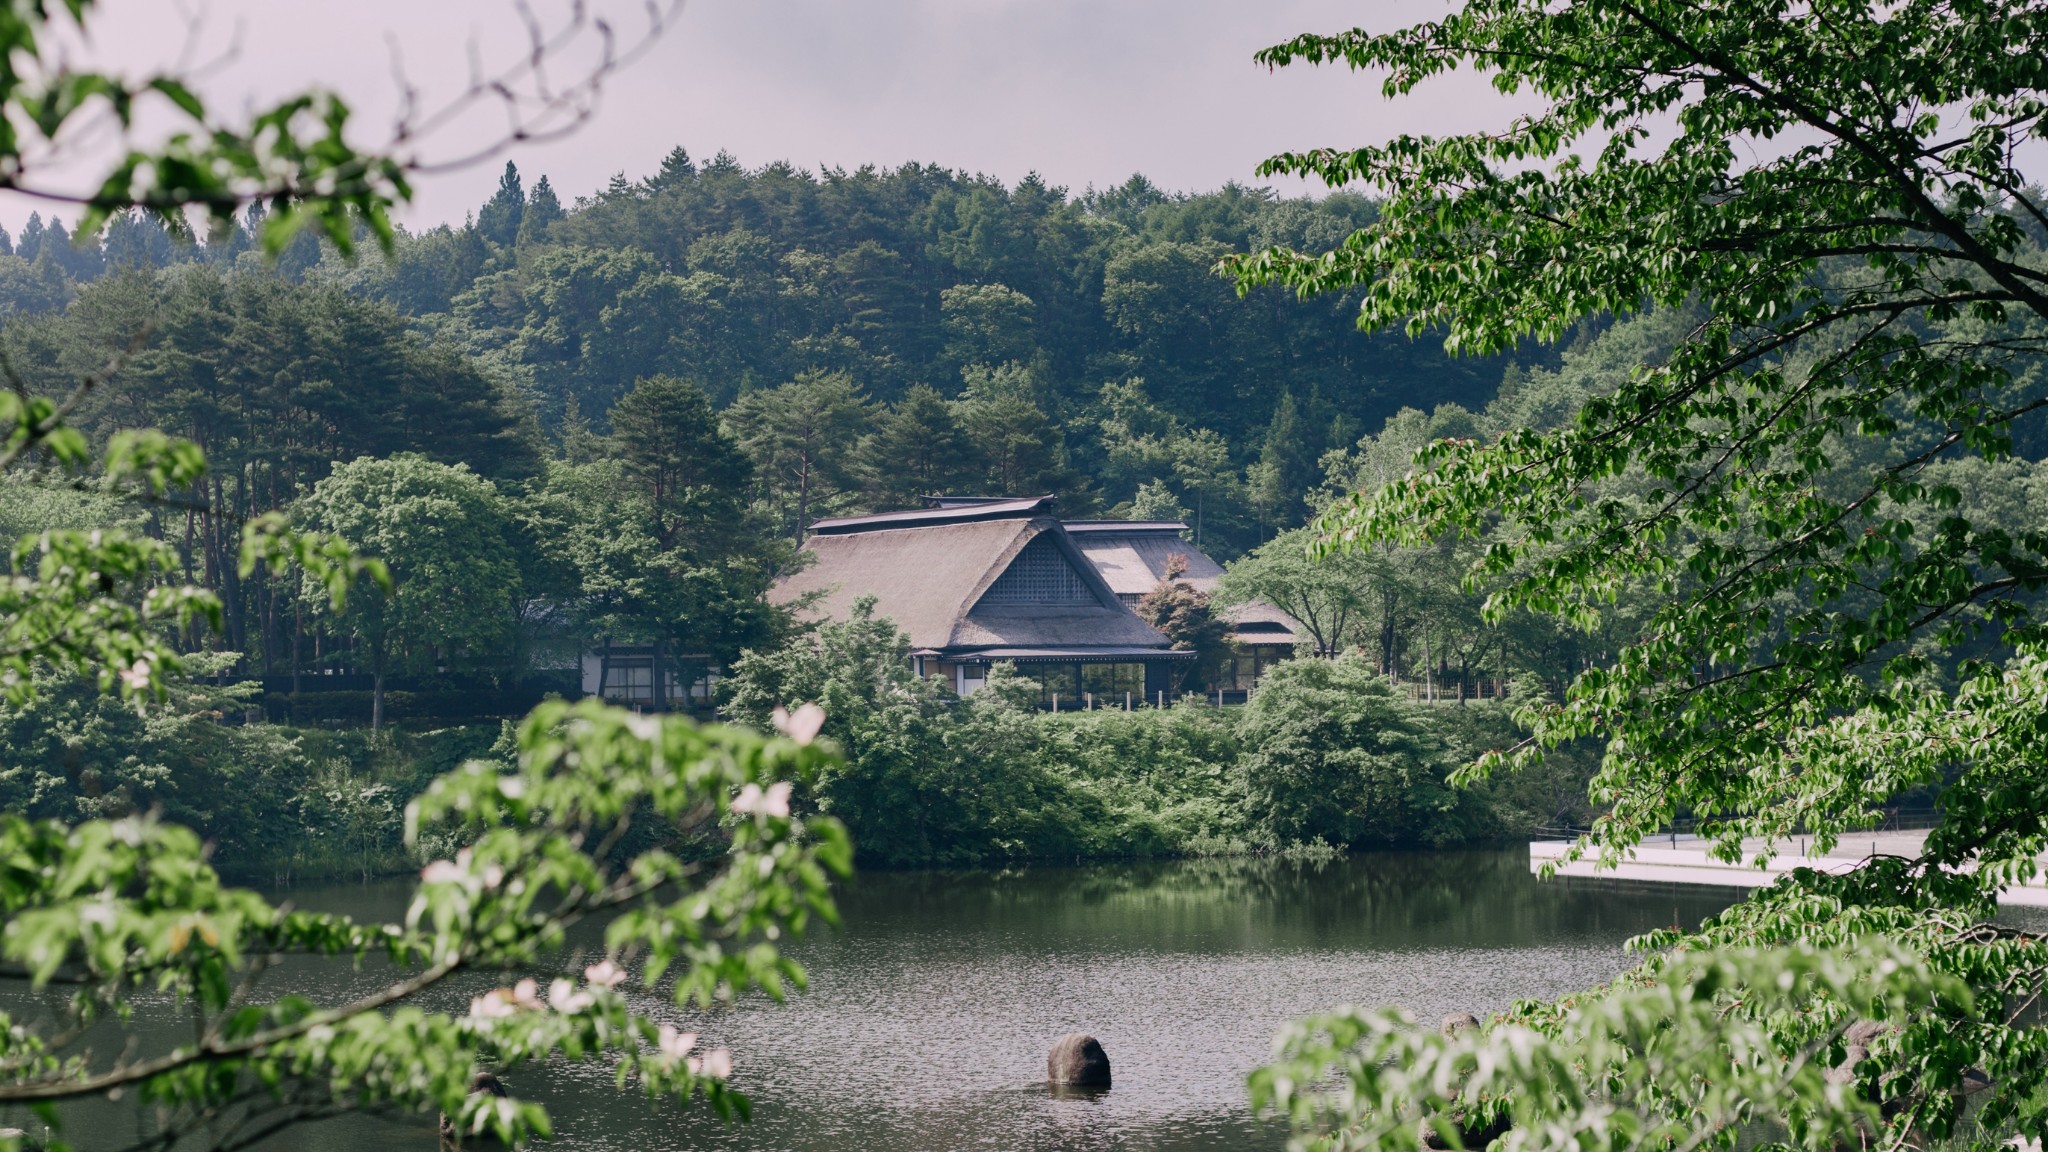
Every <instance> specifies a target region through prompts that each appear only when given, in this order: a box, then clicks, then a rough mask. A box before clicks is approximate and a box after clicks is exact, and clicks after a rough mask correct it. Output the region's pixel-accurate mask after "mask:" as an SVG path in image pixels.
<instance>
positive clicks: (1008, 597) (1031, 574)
mask: <svg viewBox="0 0 2048 1152" xmlns="http://www.w3.org/2000/svg"><path fill="white" fill-rule="evenodd" d="M981 603H983V604H987V605H1001V604H1093V603H1095V594H1094V593H1093V592H1091V591H1089V588H1088V584H1087V581H1085V580H1084V579H1082V577H1081V574H1080V573H1079V572H1077V571H1075V569H1074V565H1073V564H1072V563H1071V562H1069V561H1068V559H1067V557H1066V554H1065V553H1064V552H1061V551H1060V548H1059V545H1057V544H1054V543H1053V542H1052V538H1051V537H1049V536H1039V537H1037V538H1035V539H1033V540H1032V541H1031V543H1029V544H1026V545H1025V546H1024V550H1023V551H1021V552H1019V553H1017V558H1016V559H1015V560H1012V561H1010V566H1009V567H1008V568H1006V569H1004V570H1003V574H1002V575H1001V576H998V577H996V582H995V583H994V584H992V585H990V586H989V590H988V591H987V592H985V593H983V594H982V597H981Z"/></svg>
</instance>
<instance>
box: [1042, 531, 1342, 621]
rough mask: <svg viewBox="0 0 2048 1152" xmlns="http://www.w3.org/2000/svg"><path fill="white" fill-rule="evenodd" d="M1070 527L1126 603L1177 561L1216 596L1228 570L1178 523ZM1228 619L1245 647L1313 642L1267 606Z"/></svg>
mask: <svg viewBox="0 0 2048 1152" xmlns="http://www.w3.org/2000/svg"><path fill="white" fill-rule="evenodd" d="M1066 527H1067V532H1068V534H1069V535H1071V536H1072V537H1073V539H1074V546H1075V547H1076V548H1079V549H1080V550H1081V554H1082V555H1084V556H1086V557H1088V560H1089V562H1090V563H1092V564H1094V565H1095V567H1096V570H1097V571H1099V572H1101V573H1102V578H1103V579H1104V580H1106V581H1108V582H1109V586H1110V587H1111V588H1114V589H1115V590H1116V592H1117V595H1119V596H1122V597H1125V598H1129V599H1135V598H1137V597H1141V596H1143V595H1145V594H1146V593H1148V592H1150V591H1152V590H1153V589H1154V588H1157V587H1158V586H1159V582H1160V581H1161V580H1164V579H1166V566H1167V563H1168V562H1169V561H1170V560H1171V559H1172V558H1173V557H1175V556H1180V557H1183V558H1184V559H1185V561H1186V565H1187V567H1186V569H1185V570H1184V571H1183V572H1182V573H1181V577H1180V578H1181V580H1182V581H1184V582H1185V583H1186V584H1187V585H1188V586H1189V587H1191V588H1193V589H1195V590H1196V591H1198V592H1214V591H1216V582H1217V580H1218V579H1220V578H1221V577H1222V576H1223V566H1222V565H1220V564H1218V563H1216V561H1214V560H1211V559H1210V558H1209V557H1208V556H1207V555H1206V554H1205V553H1203V552H1202V550H1201V549H1199V548H1197V547H1195V546H1194V545H1193V544H1190V543H1188V541H1187V540H1186V538H1184V537H1183V536H1182V535H1181V533H1183V532H1185V531H1187V527H1188V526H1187V525H1186V524H1183V523H1181V522H1180V521H1178V520H1073V521H1069V522H1068V523H1067V526H1066ZM1226 615H1228V617H1229V618H1230V622H1231V624H1232V625H1233V629H1232V632H1231V639H1233V640H1235V641H1236V642H1237V643H1239V644H1248V645H1259V646H1265V645H1273V646H1276V647H1280V646H1285V647H1292V646H1293V645H1294V644H1295V643H1296V642H1298V641H1301V640H1305V639H1307V638H1308V633H1307V631H1306V630H1304V629H1303V628H1302V626H1301V623H1300V621H1297V620H1296V619H1295V618H1294V617H1292V616H1290V615H1288V614H1287V613H1285V612H1282V611H1281V610H1280V609H1278V608H1275V607H1274V606H1273V605H1271V604H1267V603H1264V602H1263V601H1257V600H1254V601H1252V602H1250V603H1247V604H1238V605H1235V606H1233V607H1231V608H1229V609H1227V610H1226Z"/></svg>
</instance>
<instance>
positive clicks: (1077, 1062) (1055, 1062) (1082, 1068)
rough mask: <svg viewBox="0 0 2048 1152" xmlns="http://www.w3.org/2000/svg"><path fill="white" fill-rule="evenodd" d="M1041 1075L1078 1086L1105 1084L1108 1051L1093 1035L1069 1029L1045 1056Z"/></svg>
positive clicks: (1102, 1086) (1099, 1086)
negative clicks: (1043, 1069)
mask: <svg viewBox="0 0 2048 1152" xmlns="http://www.w3.org/2000/svg"><path fill="white" fill-rule="evenodd" d="M1045 1078H1046V1079H1047V1080H1048V1081H1051V1082H1052V1083H1054V1084H1061V1085H1071V1086H1074V1087H1079V1088H1107V1087H1109V1054H1108V1053H1106V1052H1104V1051H1103V1050H1102V1045H1101V1044H1099V1043H1097V1042H1096V1040H1095V1037H1093V1036H1089V1035H1086V1034H1084V1033H1080V1032H1070V1033H1068V1034H1067V1035H1065V1036H1062V1037H1060V1042H1059V1043H1057V1044H1055V1045H1053V1046H1052V1051H1051V1052H1048V1053H1046V1056H1045Z"/></svg>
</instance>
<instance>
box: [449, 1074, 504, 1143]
mask: <svg viewBox="0 0 2048 1152" xmlns="http://www.w3.org/2000/svg"><path fill="white" fill-rule="evenodd" d="M478 1093H482V1094H484V1095H486V1096H501V1097H502V1096H509V1095H511V1093H509V1092H507V1091H505V1082H504V1081H503V1080H500V1079H498V1078H497V1077H496V1076H493V1075H491V1074H490V1073H489V1072H478V1073H477V1074H476V1075H475V1076H473V1077H471V1078H470V1081H469V1094H470V1095H471V1096H475V1095H477V1094H478ZM503 1147H504V1145H503V1144H501V1143H499V1142H498V1141H496V1140H492V1139H489V1138H483V1139H476V1140H469V1141H464V1140H463V1138H462V1132H461V1131H460V1130H459V1129H457V1128H456V1127H455V1121H454V1120H453V1119H452V1118H451V1117H450V1116H449V1115H448V1114H447V1113H446V1112H443V1113H441V1152H456V1150H457V1149H461V1148H503Z"/></svg>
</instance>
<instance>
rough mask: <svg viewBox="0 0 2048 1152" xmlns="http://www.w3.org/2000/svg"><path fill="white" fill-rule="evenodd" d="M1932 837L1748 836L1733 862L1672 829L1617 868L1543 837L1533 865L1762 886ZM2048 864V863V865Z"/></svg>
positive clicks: (2044, 887) (2020, 893) (2032, 889)
mask: <svg viewBox="0 0 2048 1152" xmlns="http://www.w3.org/2000/svg"><path fill="white" fill-rule="evenodd" d="M1926 839H1927V833H1926V832H1924V831H1914V832H1860V833H1854V834H1851V835H1848V836H1845V837H1843V838H1842V840H1841V842H1840V843H1838V844H1836V845H1835V848H1834V851H1832V852H1829V853H1827V854H1826V855H1825V856H1817V855H1813V854H1812V844H1811V843H1810V842H1809V841H1808V840H1806V839H1805V838H1803V837H1797V836H1795V837H1793V838H1792V839H1790V840H1780V841H1778V842H1777V845H1776V848H1775V854H1771V855H1769V858H1768V859H1765V858H1764V857H1765V856H1766V848H1767V845H1766V844H1765V842H1764V841H1762V840H1745V841H1744V842H1743V845H1742V854H1743V863H1740V864H1730V863H1727V862H1726V861H1722V860H1717V859H1715V858H1714V857H1712V856H1710V855H1709V854H1708V851H1707V850H1708V848H1709V846H1710V842H1709V841H1706V840H1701V839H1699V838H1698V837H1696V836H1689V835H1684V834H1678V835H1672V836H1669V837H1668V838H1666V839H1657V838H1652V839H1650V840H1646V841H1644V842H1643V844H1642V846H1641V847H1638V848H1637V849H1636V850H1635V851H1634V852H1631V853H1629V855H1628V858H1627V859H1626V860H1623V861H1622V862H1621V863H1620V864H1618V865H1616V866H1615V867H1613V868H1602V867H1600V865H1599V862H1598V861H1596V860H1590V859H1588V860H1576V861H1573V862H1571V863H1568V864H1567V863H1559V861H1561V860H1562V859H1563V858H1564V854H1565V850H1566V849H1567V848H1569V847H1570V846H1571V842H1570V841H1568V840H1537V841H1533V842H1531V843H1530V845H1529V870H1530V871H1531V872H1539V873H1540V872H1542V871H1543V870H1544V868H1545V867H1546V866H1550V865H1555V869H1556V870H1555V875H1559V876H1589V877H1605V878H1607V879H1612V880H1637V881H1647V882H1651V883H1663V884H1707V885H1714V886H1717V887H1723V888H1761V887H1763V886H1764V885H1766V884H1770V883H1773V882H1775V881H1776V880H1777V879H1778V878H1779V877H1781V876H1784V875H1786V874H1787V873H1789V872H1791V871H1792V870H1793V869H1794V868H1801V867H1806V868H1820V869H1824V870H1826V871H1830V872H1845V871H1848V870H1849V869H1851V868H1854V867H1856V865H1857V864H1859V863H1861V862H1862V861H1863V860H1865V859H1867V858H1869V857H1870V856H1873V855H1881V856H1906V857H1913V856H1918V855H1919V854H1920V845H1921V844H1922V842H1924V841H1925V840H1926ZM2044 870H2048V869H2044ZM1998 902H1999V903H2001V904H2007V905H2011V906H2014V907H2024V908H2048V881H2044V880H2043V879H2042V877H2041V876H2038V875H2037V876H2035V877H2034V878H2033V879H2032V880H2030V881H2028V882H2027V883H2025V884H2020V885H2015V886H2013V887H2011V888H2008V889H2006V890H2005V891H2004V892H2003V893H2001V894H2000V895H1999V898H1998Z"/></svg>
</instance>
